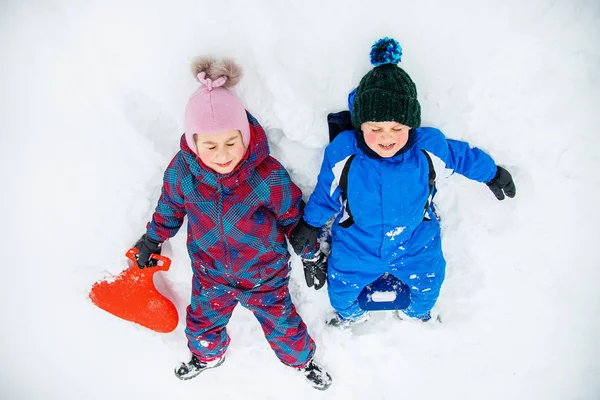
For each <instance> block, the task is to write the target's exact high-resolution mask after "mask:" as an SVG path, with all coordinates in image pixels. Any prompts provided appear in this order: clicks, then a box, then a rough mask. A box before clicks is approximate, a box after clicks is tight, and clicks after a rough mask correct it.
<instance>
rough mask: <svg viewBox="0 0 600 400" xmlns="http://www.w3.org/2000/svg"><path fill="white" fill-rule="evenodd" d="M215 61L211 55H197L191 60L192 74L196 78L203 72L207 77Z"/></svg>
mask: <svg viewBox="0 0 600 400" xmlns="http://www.w3.org/2000/svg"><path fill="white" fill-rule="evenodd" d="M214 63H215V59H214V58H212V57H198V58H196V59H194V61H193V62H192V74H194V78H196V79H198V74H199V73H201V72H204V73H205V74H206V76H207V77H210V71H211V69H212V67H213V65H214Z"/></svg>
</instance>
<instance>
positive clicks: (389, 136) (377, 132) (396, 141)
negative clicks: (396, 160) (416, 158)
mask: <svg viewBox="0 0 600 400" xmlns="http://www.w3.org/2000/svg"><path fill="white" fill-rule="evenodd" d="M360 130H361V131H362V132H363V135H364V137H365V142H366V143H367V146H369V148H370V149H371V150H373V151H374V152H375V153H377V154H378V155H379V156H381V157H383V158H388V157H392V156H393V155H394V154H396V152H397V151H398V150H400V149H401V148H402V147H404V145H405V144H406V142H408V132H409V131H410V127H408V126H406V125H402V124H399V123H397V122H372V121H368V122H365V123H363V124H361V125H360Z"/></svg>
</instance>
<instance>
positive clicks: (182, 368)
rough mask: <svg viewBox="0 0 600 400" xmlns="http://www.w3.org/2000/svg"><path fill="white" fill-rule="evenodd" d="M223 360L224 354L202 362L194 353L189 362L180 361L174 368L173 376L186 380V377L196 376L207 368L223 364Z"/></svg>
mask: <svg viewBox="0 0 600 400" xmlns="http://www.w3.org/2000/svg"><path fill="white" fill-rule="evenodd" d="M223 361H225V356H222V357H219V358H216V359H214V360H212V361H208V362H204V361H200V360H199V359H198V358H197V357H196V356H195V355H192V359H191V360H190V361H189V362H187V363H181V364H180V365H179V367H177V368H175V376H176V377H178V378H179V379H181V380H182V381H187V380H188V379H192V378H194V377H196V376H198V375H199V374H200V373H201V372H203V371H206V370H207V369H211V368H216V367H218V366H219V365H221V364H223Z"/></svg>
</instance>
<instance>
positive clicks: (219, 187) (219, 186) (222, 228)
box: [217, 181, 233, 274]
mask: <svg viewBox="0 0 600 400" xmlns="http://www.w3.org/2000/svg"><path fill="white" fill-rule="evenodd" d="M217 190H218V191H219V228H220V231H221V237H222V238H223V243H224V244H225V271H227V272H229V269H231V273H232V274H233V267H231V254H230V252H229V244H228V243H227V237H226V236H225V226H224V224H223V185H222V184H221V182H220V181H219V182H218V183H217Z"/></svg>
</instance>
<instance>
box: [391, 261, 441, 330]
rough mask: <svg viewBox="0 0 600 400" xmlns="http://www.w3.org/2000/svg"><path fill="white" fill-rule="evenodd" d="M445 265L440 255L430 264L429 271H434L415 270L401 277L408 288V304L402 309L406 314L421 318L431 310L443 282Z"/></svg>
mask: <svg viewBox="0 0 600 400" xmlns="http://www.w3.org/2000/svg"><path fill="white" fill-rule="evenodd" d="M445 265H446V263H445V262H444V259H443V258H442V257H441V256H440V258H439V259H438V260H436V261H433V262H432V265H431V271H435V272H417V273H414V274H410V275H408V277H407V276H403V277H402V279H401V280H402V281H403V282H404V283H406V284H407V285H408V287H409V288H410V304H409V305H408V307H407V308H406V309H405V310H403V311H404V313H405V314H406V315H408V316H409V317H413V318H423V317H425V316H426V315H427V314H428V313H429V312H430V311H431V309H432V308H433V306H434V305H435V303H436V301H437V299H438V297H439V295H440V289H441V287H442V283H443V282H444V276H445ZM399 279H400V278H399Z"/></svg>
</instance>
